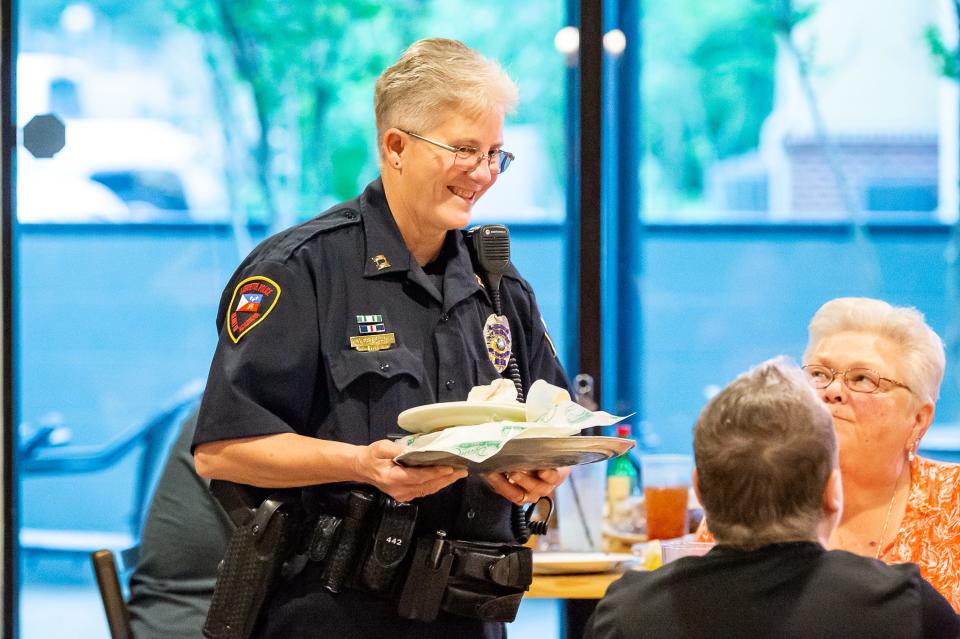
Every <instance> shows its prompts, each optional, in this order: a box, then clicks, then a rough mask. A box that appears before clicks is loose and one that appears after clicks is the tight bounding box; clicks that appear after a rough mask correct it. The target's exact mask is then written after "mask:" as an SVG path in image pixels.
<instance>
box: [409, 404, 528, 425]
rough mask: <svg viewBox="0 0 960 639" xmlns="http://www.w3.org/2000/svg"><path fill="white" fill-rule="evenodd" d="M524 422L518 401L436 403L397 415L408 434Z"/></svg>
mask: <svg viewBox="0 0 960 639" xmlns="http://www.w3.org/2000/svg"><path fill="white" fill-rule="evenodd" d="M502 421H508V422H525V421H527V409H526V406H524V405H523V404H520V403H519V402H513V403H510V404H501V403H496V402H440V403H438V404H425V405H423V406H414V407H413V408H408V409H407V410H405V411H403V412H402V413H400V414H399V415H398V416H397V424H399V425H400V428H402V429H404V430H406V431H408V432H411V433H432V432H433V431H435V430H440V429H442V428H447V427H449V426H472V425H474V424H486V423H487V422H502Z"/></svg>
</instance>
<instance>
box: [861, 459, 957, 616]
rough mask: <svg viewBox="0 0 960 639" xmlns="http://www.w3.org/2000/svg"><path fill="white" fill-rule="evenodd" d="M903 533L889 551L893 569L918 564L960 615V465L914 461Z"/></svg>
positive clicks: (885, 556)
mask: <svg viewBox="0 0 960 639" xmlns="http://www.w3.org/2000/svg"><path fill="white" fill-rule="evenodd" d="M910 479H911V486H910V495H909V496H908V497H907V509H906V511H905V512H904V513H903V521H902V522H901V524H900V530H899V532H897V536H896V537H894V538H893V540H892V541H891V542H890V543H889V544H887V545H886V546H884V548H883V550H882V551H881V553H880V559H882V560H883V561H885V562H887V563H888V564H901V563H908V562H909V563H915V564H917V565H918V566H920V574H922V575H923V578H924V579H926V580H927V581H929V582H930V584H931V585H932V586H933V587H934V588H936V589H937V590H938V591H939V592H940V594H942V595H943V596H944V597H946V598H947V601H949V602H950V605H952V606H953V608H954V610H956V611H957V612H960V464H947V463H944V462H936V461H931V460H929V459H923V458H922V457H914V458H913V463H912V464H911V465H910Z"/></svg>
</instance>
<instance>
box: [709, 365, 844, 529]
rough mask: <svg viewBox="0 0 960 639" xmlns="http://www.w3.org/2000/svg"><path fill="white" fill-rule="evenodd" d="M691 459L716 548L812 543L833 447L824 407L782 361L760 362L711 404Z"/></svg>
mask: <svg viewBox="0 0 960 639" xmlns="http://www.w3.org/2000/svg"><path fill="white" fill-rule="evenodd" d="M693 452H694V456H695V457H696V462H697V488H698V489H699V491H700V499H701V501H702V502H703V510H704V512H705V513H706V519H707V523H708V524H709V526H710V532H712V533H713V535H714V536H715V537H716V538H717V541H719V542H720V543H724V544H731V545H735V546H740V547H743V548H754V547H758V546H762V545H765V544H771V543H778V542H786V541H799V540H810V539H814V538H815V537H816V534H817V526H818V525H819V524H820V521H821V519H822V517H823V509H822V504H823V494H824V490H826V485H827V479H828V478H829V477H830V473H831V471H832V470H833V469H834V468H836V467H837V440H836V436H835V435H834V432H833V418H831V417H830V412H829V411H828V410H827V407H826V405H824V403H823V402H822V401H820V398H819V397H818V396H817V394H816V393H815V392H814V390H813V387H812V386H811V385H810V381H809V380H808V379H807V377H806V375H805V374H804V373H803V371H801V370H800V369H799V368H797V366H796V365H794V364H792V363H790V362H789V360H787V359H786V358H777V359H773V360H769V361H766V362H764V363H762V364H760V365H759V366H757V367H755V368H753V369H751V370H750V371H748V372H746V373H744V374H742V375H740V376H739V377H737V379H735V380H734V381H733V382H731V383H730V384H729V385H728V386H727V387H726V388H724V389H723V390H722V391H720V393H718V394H717V395H716V396H715V397H714V398H713V399H711V400H710V402H709V403H708V404H707V406H706V407H705V408H704V409H703V411H702V412H701V413H700V416H699V417H698V418H697V425H696V428H695V429H694V432H693Z"/></svg>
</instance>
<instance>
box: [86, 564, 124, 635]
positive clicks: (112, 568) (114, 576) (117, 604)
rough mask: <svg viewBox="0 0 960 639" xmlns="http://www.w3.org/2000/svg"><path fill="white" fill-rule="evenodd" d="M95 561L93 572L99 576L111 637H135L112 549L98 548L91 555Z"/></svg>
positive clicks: (98, 585)
mask: <svg viewBox="0 0 960 639" xmlns="http://www.w3.org/2000/svg"><path fill="white" fill-rule="evenodd" d="M90 559H91V560H92V561H93V573H94V574H95V575H96V577H97V588H99V590H100V599H101V600H102V601H103V611H104V612H105V613H106V615H107V626H108V627H109V628H110V639H133V631H132V630H131V628H130V613H129V612H128V611H127V603H126V601H124V598H123V588H122V587H121V585H120V575H119V573H118V572H117V562H116V559H115V557H114V554H113V551H111V550H97V551H95V552H94V553H92V554H91V555H90Z"/></svg>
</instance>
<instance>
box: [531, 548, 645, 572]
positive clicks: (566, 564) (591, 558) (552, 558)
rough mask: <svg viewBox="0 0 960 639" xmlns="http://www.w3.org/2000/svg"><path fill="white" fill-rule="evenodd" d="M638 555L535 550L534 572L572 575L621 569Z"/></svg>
mask: <svg viewBox="0 0 960 639" xmlns="http://www.w3.org/2000/svg"><path fill="white" fill-rule="evenodd" d="M636 559H637V558H636V557H634V556H633V555H631V554H630V553H625V552H535V553H533V574H535V575H572V574H580V573H590V572H612V571H614V570H619V569H620V567H622V566H623V565H624V564H626V563H627V562H632V561H636Z"/></svg>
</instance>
